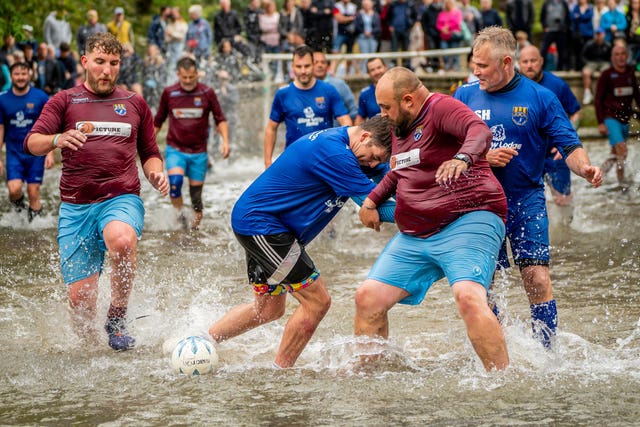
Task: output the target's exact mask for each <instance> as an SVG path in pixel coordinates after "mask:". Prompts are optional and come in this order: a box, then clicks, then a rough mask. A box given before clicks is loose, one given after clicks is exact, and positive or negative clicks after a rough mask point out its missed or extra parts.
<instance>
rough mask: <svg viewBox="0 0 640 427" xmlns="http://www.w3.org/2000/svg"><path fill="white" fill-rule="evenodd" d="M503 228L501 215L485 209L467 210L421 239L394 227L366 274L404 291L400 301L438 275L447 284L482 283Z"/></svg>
mask: <svg viewBox="0 0 640 427" xmlns="http://www.w3.org/2000/svg"><path fill="white" fill-rule="evenodd" d="M504 234H505V227H504V223H503V222H502V219H501V218H500V217H499V216H498V215H496V214H494V213H491V212H488V211H474V212H469V213H467V214H465V215H463V216H461V217H460V218H458V219H457V220H455V221H454V222H452V223H451V224H449V225H448V226H447V227H445V228H444V229H443V230H441V231H440V232H439V233H437V234H434V235H433V236H429V237H427V238H426V239H423V238H420V237H414V236H409V235H407V234H403V233H398V234H396V235H395V236H394V237H393V238H392V239H391V241H389V243H388V244H387V246H386V247H385V248H384V250H383V251H382V253H381V254H380V256H379V257H378V259H377V261H376V262H375V264H374V265H373V267H372V268H371V271H370V272H369V275H368V276H367V277H368V278H369V279H373V280H377V281H380V282H383V283H386V284H387V285H391V286H394V287H396V288H400V289H404V290H405V291H407V292H409V294H410V295H409V296H408V297H407V298H405V299H403V300H402V301H400V303H401V304H410V305H416V304H420V303H421V302H422V300H423V299H424V296H425V295H426V293H427V291H428V290H429V288H430V287H431V285H432V284H433V283H434V282H435V281H437V280H440V279H442V278H443V277H446V278H447V280H448V281H449V285H453V284H454V283H457V282H460V281H462V280H471V281H473V282H476V283H479V284H481V285H483V286H484V287H485V288H487V289H488V288H489V284H490V283H491V280H492V278H493V273H494V271H495V269H496V261H497V259H498V251H499V250H500V246H501V245H502V241H503V240H504Z"/></svg>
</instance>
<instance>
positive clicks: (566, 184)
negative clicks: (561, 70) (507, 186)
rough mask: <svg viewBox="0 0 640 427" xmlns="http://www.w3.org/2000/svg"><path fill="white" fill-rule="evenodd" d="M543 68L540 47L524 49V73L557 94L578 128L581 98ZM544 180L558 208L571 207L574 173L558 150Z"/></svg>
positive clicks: (550, 157) (553, 151) (520, 64)
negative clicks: (572, 177) (579, 100)
mask: <svg viewBox="0 0 640 427" xmlns="http://www.w3.org/2000/svg"><path fill="white" fill-rule="evenodd" d="M543 65H544V60H543V58H542V55H541V54H540V50H539V49H538V48H537V47H535V46H533V45H531V46H526V47H523V48H522V50H521V51H520V59H519V60H518V67H519V68H520V72H521V73H522V74H524V75H525V76H527V77H529V78H530V79H531V80H533V81H534V82H536V83H539V84H540V85H542V86H544V87H546V88H547V89H549V90H550V91H551V92H553V93H554V94H555V95H556V97H557V98H558V100H559V101H560V104H562V108H563V109H564V112H565V113H567V117H569V120H570V121H571V124H572V125H573V127H574V129H578V126H579V125H580V116H581V111H580V103H579V102H578V99H577V98H576V96H575V95H574V94H573V92H572V91H571V88H570V87H569V85H568V84H567V82H565V81H564V80H562V79H561V78H560V77H557V76H556V75H554V74H552V73H550V72H548V71H543V70H542V66H543ZM544 180H545V182H546V183H547V184H548V185H549V188H550V189H551V194H552V195H553V201H554V202H555V203H556V204H557V205H558V206H569V205H570V204H571V199H572V194H571V171H570V170H569V167H568V166H567V164H566V162H565V161H564V160H563V159H562V156H561V155H560V154H559V153H558V150H557V149H556V148H555V147H553V148H551V150H549V152H548V153H547V158H546V160H545V163H544Z"/></svg>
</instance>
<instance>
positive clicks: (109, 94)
mask: <svg viewBox="0 0 640 427" xmlns="http://www.w3.org/2000/svg"><path fill="white" fill-rule="evenodd" d="M121 56H122V45H121V44H120V42H118V40H116V38H115V37H114V36H113V35H111V34H108V33H97V34H94V35H92V36H90V37H89V38H88V39H87V43H86V53H85V54H84V55H83V56H82V58H81V63H82V67H83V68H84V69H85V71H86V75H87V77H86V81H85V82H84V84H83V85H80V86H76V87H75V88H73V89H68V90H65V91H62V92H59V93H57V94H56V95H55V96H53V97H52V98H51V99H50V100H49V102H48V103H47V104H46V105H45V107H44V109H43V111H42V114H41V116H40V118H39V119H38V121H37V122H36V123H35V125H34V126H33V128H32V130H31V132H29V134H28V135H27V137H26V138H25V140H24V150H25V152H28V153H31V154H34V155H44V154H47V153H49V152H51V151H53V150H55V149H56V148H59V149H60V152H61V156H62V165H63V168H62V177H61V179H60V198H61V199H62V204H61V205H60V215H59V220H58V243H59V252H60V264H61V267H62V276H63V279H64V282H65V284H66V285H67V290H68V295H69V304H70V306H71V311H72V319H73V321H74V326H76V330H77V331H78V332H79V333H81V334H82V335H86V333H87V332H89V331H91V329H92V328H91V324H92V323H93V322H92V321H93V319H94V318H95V316H96V302H97V298H98V278H99V276H100V273H101V272H102V266H103V263H104V252H105V251H108V252H109V258H110V260H111V267H112V273H111V303H110V305H109V311H108V313H107V322H106V324H105V330H106V331H107V334H108V335H109V345H110V346H111V347H112V348H113V349H114V350H119V351H120V350H127V349H129V348H131V347H133V345H134V343H135V340H134V339H133V337H131V336H130V335H129V333H128V331H127V327H126V321H125V316H126V313H127V306H128V303H129V295H130V293H131V289H132V287H133V279H134V275H135V268H136V246H137V241H138V238H139V237H140V236H141V234H142V227H143V225H144V206H143V204H142V199H141V198H140V179H139V177H138V167H137V165H136V155H139V156H140V161H141V164H142V169H143V171H144V174H145V176H146V178H147V179H148V180H149V182H150V183H151V185H152V186H153V187H154V188H155V189H156V190H158V191H159V192H160V193H161V194H163V195H166V194H168V193H169V182H168V180H167V178H166V176H165V174H164V172H163V167H162V157H161V156H160V151H159V150H158V145H157V143H156V137H155V132H154V130H153V120H152V113H151V110H150V109H149V107H148V106H147V104H146V102H145V101H144V100H143V99H142V97H140V96H139V95H137V94H135V93H133V92H129V91H126V90H123V89H120V88H117V87H116V81H117V79H118V74H119V72H120V58H121ZM87 123H90V124H91V125H90V126H87ZM81 128H82V130H84V131H85V132H87V133H83V132H81V130H80V129H81Z"/></svg>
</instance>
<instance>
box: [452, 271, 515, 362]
mask: <svg viewBox="0 0 640 427" xmlns="http://www.w3.org/2000/svg"><path fill="white" fill-rule="evenodd" d="M452 289H453V296H454V299H455V301H456V305H457V307H458V312H459V313H460V316H461V317H462V320H463V321H464V323H465V325H466V326H467V335H468V337H469V340H470V341H471V345H473V348H474V349H475V351H476V353H477V354H478V357H480V360H481V361H482V364H483V365H484V368H485V369H486V370H487V371H490V370H492V369H497V370H502V369H505V368H506V367H507V366H508V365H509V355H508V354H507V345H506V343H505V339H504V334H503V332H502V328H501V327H500V323H499V322H498V319H497V318H496V316H495V315H494V314H493V312H492V311H491V309H490V308H489V304H488V302H487V293H486V290H485V288H484V287H483V286H482V285H480V284H478V283H475V282H471V281H462V282H457V283H454V284H453V286H452Z"/></svg>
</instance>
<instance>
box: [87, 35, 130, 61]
mask: <svg viewBox="0 0 640 427" xmlns="http://www.w3.org/2000/svg"><path fill="white" fill-rule="evenodd" d="M84 50H85V53H86V54H89V53H92V52H94V51H96V50H100V51H102V52H103V53H106V54H109V55H111V54H113V55H118V56H122V43H120V42H119V41H118V39H117V38H116V36H114V35H113V34H111V33H95V34H92V35H90V36H89V38H88V39H87V43H86V44H85V45H84Z"/></svg>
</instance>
